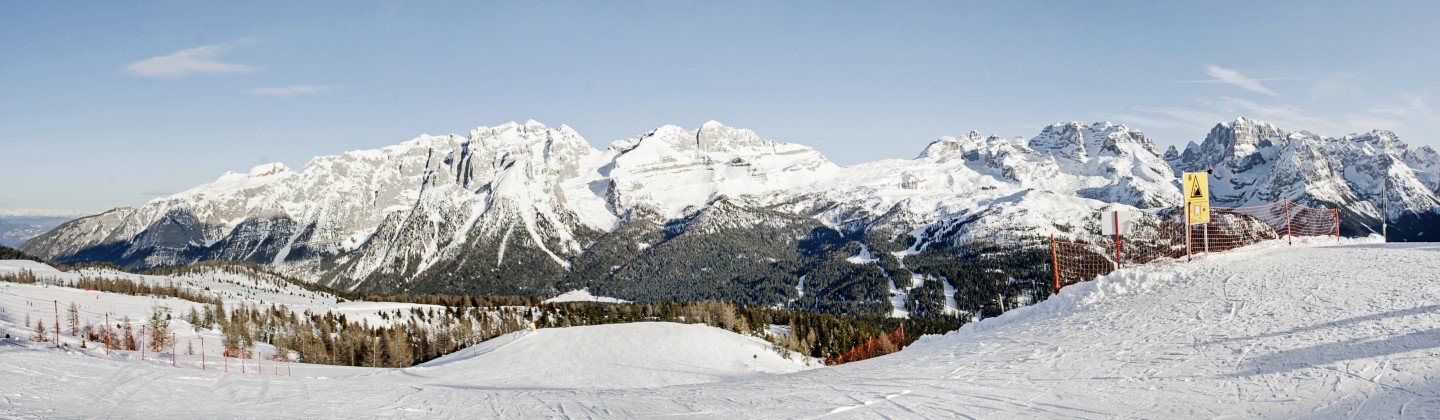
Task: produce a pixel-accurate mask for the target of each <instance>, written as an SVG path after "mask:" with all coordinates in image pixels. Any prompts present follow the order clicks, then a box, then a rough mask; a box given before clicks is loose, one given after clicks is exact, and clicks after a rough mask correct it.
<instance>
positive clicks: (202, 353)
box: [200, 337, 205, 370]
mask: <svg viewBox="0 0 1440 420" xmlns="http://www.w3.org/2000/svg"><path fill="white" fill-rule="evenodd" d="M200 370H205V337H200Z"/></svg>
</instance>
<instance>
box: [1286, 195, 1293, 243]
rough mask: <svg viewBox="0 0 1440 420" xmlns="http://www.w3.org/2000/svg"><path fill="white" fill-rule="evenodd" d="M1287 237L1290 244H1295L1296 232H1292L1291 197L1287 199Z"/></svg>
mask: <svg viewBox="0 0 1440 420" xmlns="http://www.w3.org/2000/svg"><path fill="white" fill-rule="evenodd" d="M1285 238H1286V240H1288V241H1290V245H1292V246H1293V245H1295V234H1293V233H1291V232H1290V199H1289V198H1286V199H1285Z"/></svg>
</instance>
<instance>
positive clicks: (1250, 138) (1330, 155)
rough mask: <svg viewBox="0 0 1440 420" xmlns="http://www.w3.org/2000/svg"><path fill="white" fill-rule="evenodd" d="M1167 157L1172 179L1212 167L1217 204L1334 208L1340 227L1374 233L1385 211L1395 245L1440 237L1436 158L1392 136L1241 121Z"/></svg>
mask: <svg viewBox="0 0 1440 420" xmlns="http://www.w3.org/2000/svg"><path fill="white" fill-rule="evenodd" d="M1165 160H1166V161H1167V162H1169V163H1170V165H1171V167H1172V168H1174V170H1175V173H1176V174H1177V176H1178V174H1180V173H1181V172H1195V171H1203V170H1206V169H1211V170H1213V171H1214V179H1213V180H1212V181H1211V183H1210V189H1211V192H1212V196H1213V199H1214V200H1216V201H1218V202H1220V203H1225V204H1228V205H1253V204H1263V203H1273V202H1277V201H1280V200H1281V199H1285V198H1288V199H1291V200H1295V201H1299V202H1301V203H1303V204H1306V205H1309V206H1312V207H1329V208H1338V209H1340V211H1341V213H1342V214H1341V219H1342V230H1343V231H1348V232H1350V233H1351V234H1366V233H1369V232H1378V231H1379V230H1380V227H1379V226H1380V222H1381V212H1382V207H1385V209H1386V211H1388V212H1389V214H1388V220H1389V221H1390V223H1392V224H1396V226H1394V228H1393V229H1391V230H1390V237H1391V239H1392V240H1428V241H1435V240H1440V236H1437V234H1440V230H1437V229H1435V227H1440V224H1437V222H1440V217H1437V216H1440V197H1437V195H1436V194H1437V192H1440V154H1437V153H1436V151H1435V149H1432V148H1430V147H1428V146H1425V147H1418V148H1413V149H1412V148H1410V147H1409V146H1408V145H1406V144H1405V143H1404V142H1402V141H1400V139H1399V137H1397V136H1396V135H1395V133H1392V132H1389V131H1385V130H1374V131H1371V132H1368V133H1360V134H1351V135H1347V136H1345V137H1341V138H1329V137H1324V136H1320V135H1317V134H1313V133H1310V132H1307V131H1288V130H1285V129H1282V128H1279V127H1276V126H1274V125H1271V124H1267V123H1265V122H1261V121H1255V120H1249V119H1245V118H1240V119H1237V120H1235V121H1234V122H1231V123H1223V124H1219V125H1216V126H1215V128H1213V129H1211V130H1210V134H1209V135H1208V136H1206V137H1205V140H1204V141H1203V142H1201V143H1200V144H1195V143H1193V142H1192V143H1190V144H1189V145H1188V146H1186V147H1185V150H1184V151H1183V152H1182V151H1178V150H1176V149H1175V148H1174V147H1171V148H1170V149H1169V150H1167V151H1166V153H1165ZM1386 179H1388V182H1387V181H1386ZM1382 198H1383V199H1384V201H1387V202H1388V203H1384V204H1382ZM1427 227H1429V228H1428V229H1427Z"/></svg>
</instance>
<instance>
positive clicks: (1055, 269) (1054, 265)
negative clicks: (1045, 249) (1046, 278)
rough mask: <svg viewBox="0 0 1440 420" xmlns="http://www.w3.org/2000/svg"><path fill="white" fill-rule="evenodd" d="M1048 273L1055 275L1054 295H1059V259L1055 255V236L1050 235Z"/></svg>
mask: <svg viewBox="0 0 1440 420" xmlns="http://www.w3.org/2000/svg"><path fill="white" fill-rule="evenodd" d="M1050 272H1051V273H1054V274H1055V293H1060V259H1059V258H1058V257H1056V254H1055V234H1054V233H1051V234H1050Z"/></svg>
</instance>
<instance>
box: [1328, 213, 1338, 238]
mask: <svg viewBox="0 0 1440 420" xmlns="http://www.w3.org/2000/svg"><path fill="white" fill-rule="evenodd" d="M1330 214H1331V215H1333V216H1334V217H1335V242H1340V209H1339V208H1333V209H1330Z"/></svg>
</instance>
